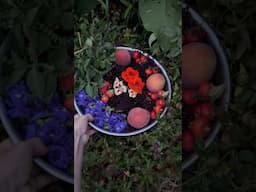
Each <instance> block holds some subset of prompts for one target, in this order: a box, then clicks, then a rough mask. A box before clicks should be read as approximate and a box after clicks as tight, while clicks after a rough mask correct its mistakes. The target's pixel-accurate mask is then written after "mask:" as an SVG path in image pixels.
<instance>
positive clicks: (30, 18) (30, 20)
mask: <svg viewBox="0 0 256 192" xmlns="http://www.w3.org/2000/svg"><path fill="white" fill-rule="evenodd" d="M38 11H39V7H34V8H32V9H30V10H29V11H28V12H27V13H26V15H25V20H24V23H25V24H26V25H27V26H31V25H32V23H33V21H34V20H35V17H36V15H37V13H38Z"/></svg>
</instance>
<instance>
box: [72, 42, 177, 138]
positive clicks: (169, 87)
mask: <svg viewBox="0 0 256 192" xmlns="http://www.w3.org/2000/svg"><path fill="white" fill-rule="evenodd" d="M116 49H125V50H128V51H138V52H140V53H141V54H143V55H145V56H147V57H148V58H150V59H151V60H152V61H154V63H155V64H156V65H157V66H158V67H159V68H160V70H161V72H162V74H163V75H164V77H165V80H166V87H167V89H168V91H169V95H168V97H167V105H166V107H165V108H164V110H163V112H162V113H161V115H160V119H161V118H163V117H164V115H165V114H166V112H167V109H168V107H167V106H168V105H169V104H170V101H171V97H172V86H171V81H170V78H169V76H168V74H167V72H166V70H165V69H164V67H163V66H162V65H161V64H160V63H159V62H158V61H157V60H156V59H154V58H153V57H152V56H150V55H148V54H147V53H144V52H143V51H141V50H138V49H133V48H130V47H116ZM74 104H75V108H76V111H77V112H78V113H79V114H80V115H82V114H83V113H82V112H81V110H80V109H79V107H78V106H77V104H76V100H74ZM157 123H158V121H157V120H156V121H154V122H152V123H151V124H150V125H148V126H146V127H144V128H142V129H139V130H135V131H131V132H127V133H114V132H110V131H108V130H104V129H102V128H100V127H97V126H96V125H94V124H93V123H89V124H90V126H91V127H93V128H94V129H96V130H97V131H99V132H101V133H104V134H107V135H112V136H117V137H125V136H133V135H137V134H140V133H143V132H145V131H148V130H149V129H151V128H153V127H154V126H156V125H157Z"/></svg>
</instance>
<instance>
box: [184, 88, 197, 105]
mask: <svg viewBox="0 0 256 192" xmlns="http://www.w3.org/2000/svg"><path fill="white" fill-rule="evenodd" d="M182 101H183V102H184V103H185V104H186V105H193V104H195V103H196V102H197V99H196V92H195V90H194V89H182Z"/></svg>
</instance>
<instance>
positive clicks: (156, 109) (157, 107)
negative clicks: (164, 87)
mask: <svg viewBox="0 0 256 192" xmlns="http://www.w3.org/2000/svg"><path fill="white" fill-rule="evenodd" d="M162 110H163V108H162V107H161V106H159V105H157V106H155V107H154V111H155V112H156V114H159V113H161V112H162Z"/></svg>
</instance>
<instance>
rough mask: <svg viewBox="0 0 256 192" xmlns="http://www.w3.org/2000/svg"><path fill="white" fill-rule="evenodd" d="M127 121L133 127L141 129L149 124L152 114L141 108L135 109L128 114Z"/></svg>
mask: <svg viewBox="0 0 256 192" xmlns="http://www.w3.org/2000/svg"><path fill="white" fill-rule="evenodd" d="M127 121H128V123H129V124H130V125H131V126H132V127H134V128H136V129H141V128H143V127H145V126H146V125H147V124H148V123H149V121H150V113H149V112H148V111H147V110H146V109H143V108H140V107H136V108H133V109H131V110H130V111H129V113H128V116H127Z"/></svg>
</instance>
